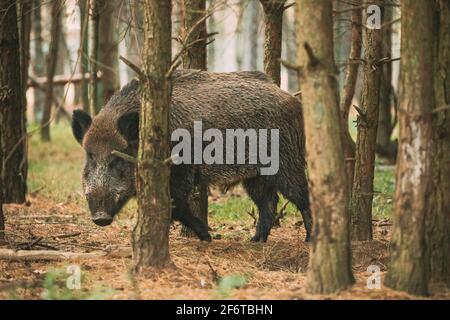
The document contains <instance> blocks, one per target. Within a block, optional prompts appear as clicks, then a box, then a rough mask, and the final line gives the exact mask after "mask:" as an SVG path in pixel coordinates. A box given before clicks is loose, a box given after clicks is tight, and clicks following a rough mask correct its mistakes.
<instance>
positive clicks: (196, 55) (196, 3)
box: [183, 0, 207, 70]
mask: <svg viewBox="0 0 450 320" xmlns="http://www.w3.org/2000/svg"><path fill="white" fill-rule="evenodd" d="M184 7H185V10H184V11H185V15H184V31H185V33H187V32H189V30H190V29H191V28H192V26H193V25H194V24H195V23H196V22H197V21H198V20H199V19H201V18H202V17H203V16H204V15H205V13H206V1H205V0H184ZM206 36H207V31H206V21H203V22H202V24H201V26H199V27H198V28H197V29H196V31H194V32H193V33H192V35H191V38H190V41H189V42H193V41H196V40H200V39H203V40H202V41H198V42H197V43H196V44H194V45H193V46H192V47H191V48H189V50H187V51H186V52H185V54H184V55H183V67H184V68H185V69H200V70H206Z"/></svg>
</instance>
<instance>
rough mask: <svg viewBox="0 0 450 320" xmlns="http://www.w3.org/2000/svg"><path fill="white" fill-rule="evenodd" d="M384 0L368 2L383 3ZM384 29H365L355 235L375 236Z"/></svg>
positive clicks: (353, 203) (354, 198) (355, 179)
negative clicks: (373, 212) (376, 152)
mask: <svg viewBox="0 0 450 320" xmlns="http://www.w3.org/2000/svg"><path fill="white" fill-rule="evenodd" d="M383 1H384V0H378V1H372V0H369V1H367V2H366V4H367V5H369V2H370V3H371V4H377V5H379V6H381V5H383ZM381 40H382V31H381V29H369V28H366V29H365V32H364V48H365V50H364V79H363V91H362V108H358V109H357V110H358V111H359V115H358V121H357V124H358V125H357V126H358V134H357V137H356V152H355V173H354V176H353V189H352V192H351V194H352V195H351V203H350V212H351V217H352V232H351V234H352V239H353V240H358V241H364V240H372V200H373V176H374V170H375V145H376V138H377V124H378V105H379V101H380V80H381V71H382V64H380V62H379V61H380V59H381V52H382V51H381V48H382V42H381Z"/></svg>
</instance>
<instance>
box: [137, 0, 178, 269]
mask: <svg viewBox="0 0 450 320" xmlns="http://www.w3.org/2000/svg"><path fill="white" fill-rule="evenodd" d="M143 6H144V49H143V57H144V60H143V66H144V77H143V80H142V81H143V84H142V85H143V88H142V108H141V116H140V130H139V133H140V137H139V154H138V169H137V198H138V215H137V223H136V226H135V228H134V230H133V236H132V246H133V259H134V263H135V270H136V271H138V272H144V270H145V269H146V268H147V267H161V266H164V265H166V264H167V263H169V261H170V256H169V227H170V220H171V219H170V216H171V201H170V191H169V179H170V168H169V167H168V166H167V165H166V164H164V160H165V159H167V158H168V157H169V155H170V150H169V107H170V79H169V78H167V77H166V73H167V71H168V70H169V68H170V64H171V50H172V45H171V41H167V39H170V38H171V34H172V32H171V20H170V18H171V1H170V0H164V1H161V0H145V1H143Z"/></svg>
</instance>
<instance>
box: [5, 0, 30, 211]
mask: <svg viewBox="0 0 450 320" xmlns="http://www.w3.org/2000/svg"><path fill="white" fill-rule="evenodd" d="M0 12H1V19H0V64H1V65H0V121H1V122H0V131H1V138H2V147H3V152H2V153H3V157H4V160H3V170H2V173H3V188H2V191H1V192H3V202H4V203H23V202H24V201H25V195H26V191H27V184H26V183H27V180H26V179H27V167H28V165H27V153H26V148H27V147H26V146H27V136H26V127H25V106H24V104H23V93H22V86H21V68H20V57H21V55H20V38H19V32H18V26H17V22H18V19H17V8H16V2H15V1H9V0H8V1H6V0H5V1H1V2H0Z"/></svg>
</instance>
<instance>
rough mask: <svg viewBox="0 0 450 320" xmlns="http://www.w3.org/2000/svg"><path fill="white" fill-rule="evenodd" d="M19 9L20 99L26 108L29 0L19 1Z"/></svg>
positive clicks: (29, 25) (29, 32)
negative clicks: (21, 88)
mask: <svg viewBox="0 0 450 320" xmlns="http://www.w3.org/2000/svg"><path fill="white" fill-rule="evenodd" d="M18 5H19V7H20V24H19V26H20V30H19V35H20V69H21V74H22V87H23V90H22V99H23V102H22V103H23V105H24V108H25V109H26V106H27V86H26V83H27V82H28V67H29V65H30V34H31V8H32V6H31V5H32V2H31V0H21V1H19V2H18Z"/></svg>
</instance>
